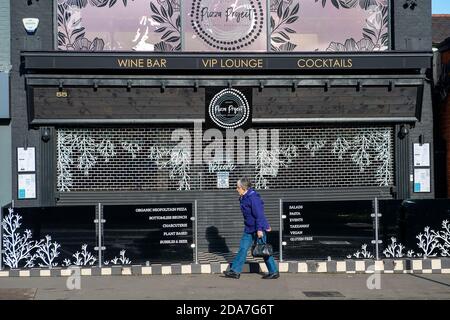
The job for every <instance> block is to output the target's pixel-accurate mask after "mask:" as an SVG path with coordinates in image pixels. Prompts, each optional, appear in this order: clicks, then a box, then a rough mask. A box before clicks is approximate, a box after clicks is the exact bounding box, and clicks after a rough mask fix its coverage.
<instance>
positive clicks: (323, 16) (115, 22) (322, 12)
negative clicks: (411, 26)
mask: <svg viewBox="0 0 450 320" xmlns="http://www.w3.org/2000/svg"><path fill="white" fill-rule="evenodd" d="M388 2H389V1H388V0H220V1H218V0H56V11H57V21H58V23H57V48H58V49H59V50H73V51H156V52H169V51H170V52H179V51H184V52H268V51H272V52H293V51H379V50H387V49H388V48H389V3H388Z"/></svg>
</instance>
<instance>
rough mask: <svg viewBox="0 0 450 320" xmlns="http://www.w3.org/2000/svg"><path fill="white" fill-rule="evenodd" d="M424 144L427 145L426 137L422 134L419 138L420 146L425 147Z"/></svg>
mask: <svg viewBox="0 0 450 320" xmlns="http://www.w3.org/2000/svg"><path fill="white" fill-rule="evenodd" d="M424 143H425V135H423V134H421V135H420V136H419V144H420V145H423V144H424Z"/></svg>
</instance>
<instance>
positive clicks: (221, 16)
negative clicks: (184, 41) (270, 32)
mask: <svg viewBox="0 0 450 320" xmlns="http://www.w3.org/2000/svg"><path fill="white" fill-rule="evenodd" d="M263 2H264V3H265V1H262V0H222V1H217V0H192V8H191V24H192V28H193V29H194V31H195V33H196V34H197V36H199V37H200V39H202V40H203V42H205V43H206V44H207V45H209V46H210V47H212V48H215V49H217V50H223V51H227V50H228V51H236V50H241V49H242V48H244V47H247V46H250V45H251V44H253V43H254V42H255V41H256V39H258V38H259V37H260V35H261V34H262V33H263V29H264V9H263Z"/></svg>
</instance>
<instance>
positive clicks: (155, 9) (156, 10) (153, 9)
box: [150, 2, 159, 15]
mask: <svg viewBox="0 0 450 320" xmlns="http://www.w3.org/2000/svg"><path fill="white" fill-rule="evenodd" d="M150 9H151V10H152V11H153V13H156V14H157V15H159V11H158V8H156V6H155V5H154V3H153V2H150Z"/></svg>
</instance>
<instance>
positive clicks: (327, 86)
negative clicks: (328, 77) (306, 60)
mask: <svg viewBox="0 0 450 320" xmlns="http://www.w3.org/2000/svg"><path fill="white" fill-rule="evenodd" d="M328 89H330V82H329V81H325V87H324V90H325V92H327V91H328Z"/></svg>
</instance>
